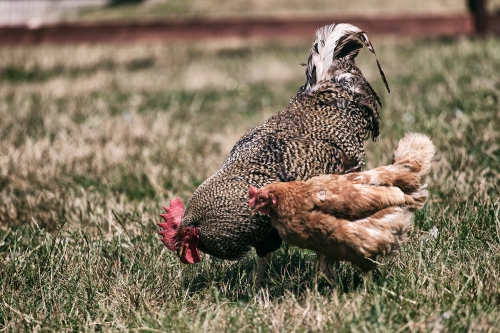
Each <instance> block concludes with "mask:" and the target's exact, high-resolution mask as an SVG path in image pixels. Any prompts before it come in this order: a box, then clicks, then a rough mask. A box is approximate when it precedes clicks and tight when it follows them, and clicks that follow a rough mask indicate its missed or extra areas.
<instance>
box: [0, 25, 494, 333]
mask: <svg viewBox="0 0 500 333" xmlns="http://www.w3.org/2000/svg"><path fill="white" fill-rule="evenodd" d="M312 36H313V32H311V38H312ZM310 42H311V41H310V40H292V41H286V42H280V43H277V42H276V41H252V42H246V41H241V40H240V41H237V40H227V41H211V42H190V43H187V42H186V43H180V42H176V43H151V44H148V43H137V44H116V45H112V44H111V45H76V46H75V45H74V46H36V47H23V48H21V47H19V48H13V47H9V48H7V47H5V48H1V49H0V138H1V140H0V294H1V295H2V296H1V298H0V331H1V332H4V331H5V332H15V331H16V332H17V331H30V332H40V331H90V332H93V331H134V332H159V331H163V332H187V331H193V332H292V331H294V332H316V331H318V332H321V331H325V332H333V331H341V332H439V331H443V332H483V331H484V332H500V326H499V325H500V324H499V323H500V310H499V309H500V221H499V217H498V215H499V210H500V199H499V189H498V184H499V183H500V96H499V93H498V91H499V89H500V76H499V75H498V73H500V39H498V38H487V39H468V38H456V39H439V40H438V39H393V38H382V37H379V38H374V40H373V43H374V46H375V49H376V50H377V55H378V58H379V59H380V62H381V65H382V67H383V68H384V70H385V73H386V76H387V78H388V81H389V85H390V87H391V93H390V94H387V93H386V92H384V89H383V84H382V82H381V80H380V78H379V77H378V71H377V68H376V65H375V63H374V60H373V58H372V57H371V55H370V54H369V53H368V52H367V51H366V50H365V51H364V52H362V54H361V55H360V57H359V61H358V62H359V65H360V67H361V68H362V70H363V72H364V73H365V75H366V77H367V78H368V79H369V81H370V82H372V83H373V85H374V88H375V90H376V91H378V92H379V95H380V96H381V98H382V103H383V105H384V107H383V109H382V111H381V117H382V135H381V140H379V141H378V142H369V143H367V167H374V166H377V165H380V164H385V163H388V162H389V160H390V156H391V153H392V150H393V148H394V147H395V145H396V143H397V141H398V140H399V138H401V137H402V136H403V135H404V133H405V132H408V131H419V132H423V133H426V134H428V135H429V136H430V137H431V139H432V140H433V142H434V143H435V145H436V147H437V155H436V158H435V160H434V163H433V168H432V172H431V174H430V175H429V176H428V178H427V182H428V184H429V188H430V193H431V198H430V200H429V202H428V204H427V206H426V208H425V209H424V210H422V211H420V212H418V213H417V215H416V218H415V227H414V229H413V231H412V232H411V235H410V239H409V241H408V243H407V244H406V245H405V246H404V247H403V248H402V250H401V253H400V254H398V255H396V256H394V257H390V258H384V259H382V263H383V265H382V266H381V267H380V269H379V272H378V273H377V274H376V276H375V277H374V279H373V281H372V283H369V284H368V286H367V290H366V291H365V290H364V288H363V286H362V285H361V284H360V278H359V275H358V274H357V273H356V272H355V270H354V269H353V268H351V267H350V266H349V265H342V266H341V271H340V275H341V277H342V281H343V284H342V285H341V286H338V287H332V286H330V285H329V284H328V283H327V282H326V281H324V280H320V281H319V283H318V285H315V284H314V283H313V282H312V278H313V276H314V265H315V255H314V254H313V253H311V252H309V251H299V250H297V249H295V248H293V247H289V246H286V245H285V246H283V247H282V248H281V249H280V250H279V251H278V252H277V253H276V255H275V256H274V257H273V262H272V268H271V270H272V271H273V272H274V273H276V274H277V276H278V277H277V278H276V279H275V280H274V281H273V282H272V283H270V284H269V286H268V287H267V288H264V289H260V288H257V287H256V286H255V285H254V284H253V282H252V271H253V267H254V264H255V259H256V256H255V254H252V255H250V256H248V257H246V258H245V259H243V260H241V261H239V262H229V261H221V260H218V259H215V258H211V257H209V256H207V255H203V256H202V262H201V263H200V264H197V265H193V266H186V265H183V264H181V263H180V262H179V260H178V259H177V257H176V255H175V254H174V253H172V252H170V251H168V250H167V249H166V248H165V247H164V246H163V245H162V244H161V242H160V240H159V236H158V235H157V234H156V232H157V229H158V228H157V227H156V225H155V222H156V221H159V217H158V214H159V213H161V211H162V209H161V206H162V205H165V204H167V203H168V199H169V198H172V197H180V198H182V200H183V201H186V200H187V199H188V198H189V196H190V194H191V193H192V192H193V191H194V190H195V188H196V187H197V186H198V185H199V184H200V183H201V182H202V181H203V180H205V179H206V178H207V177H209V176H210V175H211V174H212V173H213V172H215V171H216V170H217V169H218V168H219V167H220V165H221V164H222V162H223V160H224V159H225V157H226V156H227V155H228V153H229V151H230V149H231V148H232V146H233V145H234V143H235V142H236V141H237V140H238V139H239V138H240V137H241V136H242V135H243V134H244V133H245V132H246V131H247V130H248V129H250V128H251V127H253V126H256V125H258V124H260V123H262V122H263V121H264V120H265V119H266V118H268V117H269V116H270V115H272V114H273V113H275V112H278V111H279V110H281V109H282V108H283V107H284V106H285V105H286V103H287V102H288V101H289V99H290V98H291V97H292V96H293V95H294V94H295V92H296V91H297V89H298V87H299V86H300V85H301V84H302V83H303V82H304V81H305V79H304V68H303V67H301V66H300V63H301V62H304V61H306V59H307V52H308V50H309V48H310Z"/></svg>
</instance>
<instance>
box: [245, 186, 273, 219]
mask: <svg viewBox="0 0 500 333" xmlns="http://www.w3.org/2000/svg"><path fill="white" fill-rule="evenodd" d="M248 197H249V200H248V205H249V206H250V215H251V216H253V215H255V213H256V212H257V211H259V212H261V213H262V214H266V215H269V214H270V213H271V208H273V207H275V206H276V197H275V196H274V194H272V193H269V191H268V190H267V189H266V188H265V187H264V188H261V189H260V190H258V189H257V188H255V187H254V186H250V189H249V190H248Z"/></svg>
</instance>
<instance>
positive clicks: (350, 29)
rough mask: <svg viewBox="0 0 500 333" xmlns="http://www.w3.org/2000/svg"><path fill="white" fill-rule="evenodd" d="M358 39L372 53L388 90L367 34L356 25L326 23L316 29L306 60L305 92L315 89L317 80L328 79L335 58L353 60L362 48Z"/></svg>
mask: <svg viewBox="0 0 500 333" xmlns="http://www.w3.org/2000/svg"><path fill="white" fill-rule="evenodd" d="M359 41H361V42H362V43H363V44H364V45H365V46H366V47H367V48H368V50H370V52H371V53H372V54H373V55H374V57H375V60H376V61H377V66H378V70H379V73H380V76H381V77H382V80H383V81H384V84H385V87H386V88H387V91H388V92H390V89H389V84H388V83H387V80H386V78H385V74H384V71H383V70H382V67H381V66H380V63H379V62H378V59H377V55H376V54H375V49H374V48H373V45H372V43H371V42H370V40H369V39H368V36H367V35H366V33H365V32H364V31H362V30H361V29H359V28H358V27H355V26H353V25H351V24H347V23H340V24H331V25H327V26H324V27H322V28H320V29H318V30H317V31H316V39H315V40H314V42H313V46H312V48H311V51H310V52H309V58H308V60H307V69H306V79H307V81H306V84H305V90H306V92H308V93H309V92H312V91H314V90H316V88H317V84H318V83H319V82H321V81H323V80H326V79H329V75H328V70H329V69H330V67H331V65H332V63H333V61H334V60H335V59H340V58H347V59H350V60H354V58H356V56H357V55H358V53H359V51H360V50H361V49H362V48H363V44H361V43H360V42H359Z"/></svg>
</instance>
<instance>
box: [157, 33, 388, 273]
mask: <svg viewBox="0 0 500 333" xmlns="http://www.w3.org/2000/svg"><path fill="white" fill-rule="evenodd" d="M363 45H364V46H366V47H367V48H368V49H369V50H370V51H371V53H372V54H373V55H374V56H375V59H376V54H375V50H374V49H373V46H372V44H371V42H370V40H369V39H368V36H367V35H366V33H365V32H364V31H362V30H360V29H359V28H357V27H355V26H352V25H350V24H345V23H344V24H332V25H327V26H325V27H323V28H320V29H319V30H318V31H316V39H315V40H314V42H313V45H312V48H311V50H310V53H309V57H308V61H307V64H306V82H305V84H304V86H302V87H301V88H300V89H299V90H298V93H297V95H296V96H295V97H294V98H292V99H291V101H290V103H289V104H288V105H287V106H286V107H285V108H284V109H283V110H282V111H281V112H279V113H277V114H275V115H274V116H272V117H271V118H269V119H268V120H267V121H265V122H264V124H263V125H261V126H258V127H255V128H253V129H251V130H250V131H249V132H248V133H247V134H245V135H244V136H243V137H242V138H241V139H240V140H239V141H238V142H237V143H236V145H235V146H234V147H233V149H232V150H231V152H230V154H229V157H228V158H227V159H226V160H225V162H224V164H223V165H222V167H221V168H220V169H219V170H218V171H217V172H216V173H215V174H214V175H213V176H211V177H210V178H208V179H207V180H206V181H205V182H203V183H202V184H201V185H200V186H199V187H198V189H197V190H196V191H195V192H194V194H193V195H192V197H191V198H190V199H189V201H188V203H187V207H186V208H185V209H184V205H183V203H182V202H181V201H180V200H179V199H172V200H171V201H170V207H164V209H165V211H166V213H165V214H161V215H160V216H161V217H163V219H164V220H165V222H163V223H158V225H159V226H160V227H161V228H162V229H163V230H162V231H160V235H162V241H163V243H164V244H165V246H166V247H167V248H168V249H169V250H172V251H176V252H177V254H178V256H179V258H180V260H181V261H182V262H183V263H191V264H194V263H197V262H199V261H200V259H201V258H200V253H199V251H202V252H205V253H207V254H210V255H212V256H215V257H218V258H221V259H227V260H237V259H239V258H241V257H242V256H244V255H245V254H246V253H248V252H249V251H250V250H251V248H252V247H253V248H255V250H256V252H257V255H258V256H259V257H260V260H259V262H258V267H257V272H256V276H257V278H258V279H259V280H262V278H263V274H264V271H265V269H266V267H267V263H268V261H269V259H270V255H271V252H273V251H275V250H277V249H278V248H279V247H280V246H281V243H282V240H281V238H280V236H279V234H278V231H277V230H276V229H275V228H273V226H272V225H271V221H270V219H269V217H268V216H265V215H260V214H258V215H255V216H250V209H249V207H248V202H247V200H248V197H247V194H248V188H249V186H250V185H255V186H258V187H261V186H264V185H266V184H270V183H272V182H277V181H279V182H287V181H293V180H307V179H310V178H312V177H314V176H318V175H321V174H343V173H347V172H352V171H356V170H359V169H360V167H361V165H362V164H363V160H364V156H365V152H364V142H365V141H366V140H367V139H368V138H370V137H371V138H372V139H373V140H375V139H376V138H377V137H378V136H379V134H380V123H379V120H380V118H379V113H378V109H377V108H378V106H379V105H381V103H380V99H379V97H378V96H377V94H376V93H375V91H374V90H373V88H372V87H371V86H370V84H369V83H368V82H367V81H366V79H365V77H364V76H363V74H362V73H361V71H360V69H359V68H358V67H357V66H356V64H355V62H354V59H355V58H356V56H357V55H358V53H359V51H360V50H361V49H362V48H363ZM376 62H377V66H378V69H379V72H380V75H381V77H382V79H383V81H384V84H385V86H386V88H387V91H389V86H388V84H387V81H386V79H385V75H384V73H383V71H382V69H381V67H380V64H379V62H378V60H376Z"/></svg>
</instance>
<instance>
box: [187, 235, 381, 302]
mask: <svg viewBox="0 0 500 333" xmlns="http://www.w3.org/2000/svg"><path fill="white" fill-rule="evenodd" d="M205 260H206V262H205V263H202V267H201V268H200V269H196V270H195V269H193V270H190V271H189V272H188V274H186V275H185V278H184V281H183V288H184V290H186V292H187V293H188V294H189V295H190V296H195V295H197V294H204V293H206V292H207V290H210V289H213V290H215V291H216V292H217V297H218V298H220V299H223V300H225V301H229V302H250V301H253V300H254V299H255V296H256V295H257V294H258V293H259V291H260V289H261V287H260V286H259V285H258V284H256V282H255V280H254V277H253V273H254V269H255V266H256V263H257V260H256V257H252V256H247V257H245V258H243V259H241V260H240V261H239V262H229V261H223V260H220V259H216V258H205ZM193 268H194V267H193ZM337 272H338V277H339V279H338V281H334V283H331V281H328V280H327V279H326V278H324V277H323V276H321V275H320V277H319V278H318V282H317V285H316V284H315V282H314V277H315V274H316V255H315V254H314V253H313V252H311V251H305V250H300V249H297V248H293V247H290V246H288V245H286V244H285V245H284V246H283V247H282V248H281V249H280V250H278V251H276V252H275V253H274V254H273V258H272V261H271V264H270V266H269V268H268V271H267V274H268V281H267V284H266V285H265V286H264V287H263V288H264V289H267V291H268V295H269V300H271V301H272V300H274V299H277V298H280V297H282V296H284V295H285V294H286V293H292V294H294V295H296V296H297V297H299V298H300V297H301V296H304V297H305V296H306V294H307V292H308V290H317V291H318V292H319V293H320V294H322V295H328V294H329V293H331V292H332V291H333V290H337V292H339V293H340V294H343V293H352V292H355V291H359V290H362V289H363V288H364V284H363V278H362V276H361V274H360V273H359V272H358V271H357V270H356V269H354V268H353V267H352V266H351V265H350V264H348V263H342V264H341V265H340V267H339V269H338V271H337ZM385 280H386V279H385V277H384V275H383V274H382V273H381V272H380V271H379V270H378V269H376V270H375V271H374V272H373V274H372V282H371V283H373V284H376V285H382V284H383V283H384V281H385Z"/></svg>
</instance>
